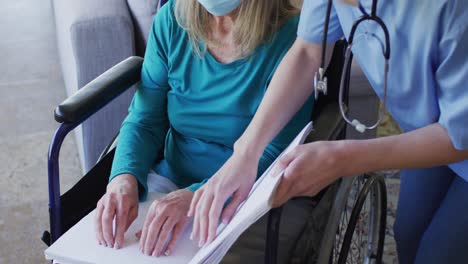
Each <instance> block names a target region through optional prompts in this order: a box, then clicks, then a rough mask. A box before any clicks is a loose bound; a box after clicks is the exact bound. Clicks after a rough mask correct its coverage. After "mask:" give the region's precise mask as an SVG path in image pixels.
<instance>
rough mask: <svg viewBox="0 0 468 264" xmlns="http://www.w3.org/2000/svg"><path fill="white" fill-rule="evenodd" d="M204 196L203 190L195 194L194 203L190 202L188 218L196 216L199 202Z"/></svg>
mask: <svg viewBox="0 0 468 264" xmlns="http://www.w3.org/2000/svg"><path fill="white" fill-rule="evenodd" d="M202 195H203V188H200V189H198V190H197V191H196V192H195V193H194V194H193V198H192V201H191V202H190V208H189V211H188V213H187V216H188V217H193V216H195V211H196V210H195V209H196V208H197V205H198V201H200V198H201V197H202Z"/></svg>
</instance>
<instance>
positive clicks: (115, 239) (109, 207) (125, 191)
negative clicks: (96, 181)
mask: <svg viewBox="0 0 468 264" xmlns="http://www.w3.org/2000/svg"><path fill="white" fill-rule="evenodd" d="M137 216H138V182H137V180H136V178H135V177H134V176H133V175H130V174H122V175H119V176H117V177H115V178H114V179H113V180H112V181H111V182H110V183H109V184H108V185H107V191H106V194H104V196H102V198H101V199H100V200H99V202H98V204H97V207H96V216H95V219H94V226H95V232H96V239H97V241H98V243H99V245H105V246H106V247H115V248H116V249H119V248H121V247H122V244H123V239H124V234H125V232H126V231H127V229H128V227H129V226H130V225H131V224H132V222H133V221H134V220H135V218H136V217H137ZM114 218H115V233H114V230H113V222H114Z"/></svg>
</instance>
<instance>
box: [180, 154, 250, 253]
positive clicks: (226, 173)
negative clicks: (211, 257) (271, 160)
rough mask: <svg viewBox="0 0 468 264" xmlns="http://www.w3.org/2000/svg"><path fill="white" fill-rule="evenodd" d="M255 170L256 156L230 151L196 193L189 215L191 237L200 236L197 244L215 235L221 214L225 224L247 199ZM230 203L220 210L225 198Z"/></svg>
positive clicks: (211, 239)
mask: <svg viewBox="0 0 468 264" xmlns="http://www.w3.org/2000/svg"><path fill="white" fill-rule="evenodd" d="M257 170H258V159H256V158H249V157H247V156H245V155H239V154H235V153H234V154H233V155H232V156H231V157H230V158H229V159H228V160H227V161H226V163H225V164H224V165H223V166H222V167H221V169H219V170H218V172H216V174H215V175H213V177H212V178H211V179H210V180H208V182H207V183H206V184H205V185H204V186H202V187H201V188H200V189H198V190H197V191H196V192H195V195H194V197H193V200H192V204H191V205H190V211H189V214H188V215H189V216H190V217H191V216H193V217H194V223H193V230H192V234H191V236H190V238H191V239H192V240H193V239H196V237H199V242H198V243H199V246H203V245H205V244H206V243H210V242H211V241H213V240H214V238H215V237H216V231H217V228H218V224H219V220H220V217H221V219H222V221H223V222H224V223H225V224H227V223H228V222H229V221H230V220H231V218H232V217H233V215H234V213H235V212H236V209H237V207H239V205H240V204H241V203H242V202H243V201H244V200H245V199H246V197H247V195H248V194H249V192H250V189H251V188H252V186H253V184H254V182H255V178H256V176H257ZM230 197H231V200H230V202H229V203H228V204H227V205H226V207H225V208H224V209H223V207H224V205H225V203H226V201H227V200H228V199H229V198H230Z"/></svg>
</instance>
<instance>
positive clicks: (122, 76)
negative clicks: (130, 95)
mask: <svg viewBox="0 0 468 264" xmlns="http://www.w3.org/2000/svg"><path fill="white" fill-rule="evenodd" d="M142 65H143V58H141V57H136V56H133V57H129V58H128V59H126V60H124V61H122V62H120V63H119V64H117V65H115V66H114V67H112V68H110V69H109V70H107V71H106V72H104V73H103V74H101V75H100V76H98V77H97V78H96V79H94V80H93V81H91V82H90V83H88V84H87V85H85V86H84V87H83V88H81V89H79V90H78V91H77V92H76V93H75V94H73V95H72V96H70V97H69V98H67V99H66V100H65V101H63V102H62V103H61V104H60V105H59V106H57V108H56V109H55V120H56V121H57V122H59V123H77V122H83V121H84V120H86V119H87V118H88V117H90V116H91V115H93V114H94V113H96V112H97V111H98V110H99V109H101V108H102V107H104V106H105V105H106V104H108V103H109V102H111V101H112V100H113V99H114V98H116V97H117V96H119V95H120V94H121V93H123V92H124V91H125V90H127V89H128V88H129V87H131V86H132V85H133V84H135V83H137V82H138V81H139V80H140V74H141V67H142Z"/></svg>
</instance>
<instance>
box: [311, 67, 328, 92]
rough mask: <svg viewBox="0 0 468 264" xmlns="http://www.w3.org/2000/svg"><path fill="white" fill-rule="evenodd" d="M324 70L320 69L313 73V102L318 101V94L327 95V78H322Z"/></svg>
mask: <svg viewBox="0 0 468 264" xmlns="http://www.w3.org/2000/svg"><path fill="white" fill-rule="evenodd" d="M323 75H324V70H323V69H322V68H320V69H319V71H318V72H316V73H315V76H314V96H315V100H317V99H318V97H319V95H320V93H323V94H324V95H327V91H328V80H327V77H325V76H323Z"/></svg>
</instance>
